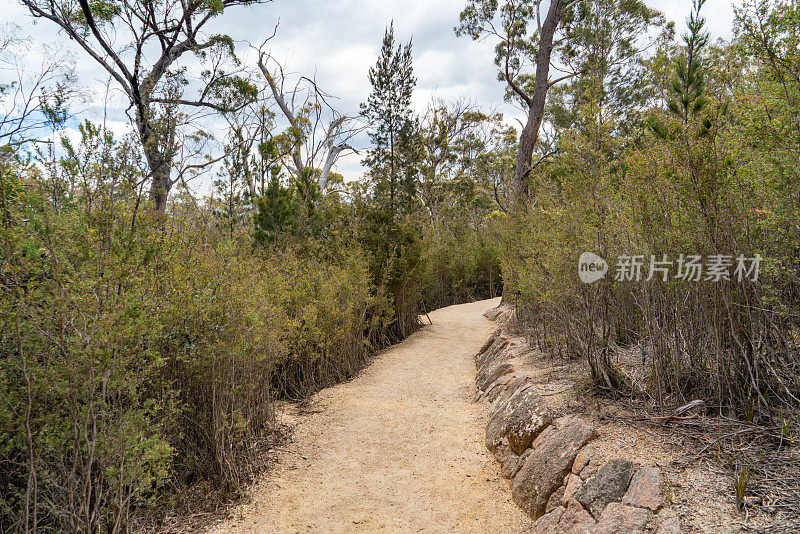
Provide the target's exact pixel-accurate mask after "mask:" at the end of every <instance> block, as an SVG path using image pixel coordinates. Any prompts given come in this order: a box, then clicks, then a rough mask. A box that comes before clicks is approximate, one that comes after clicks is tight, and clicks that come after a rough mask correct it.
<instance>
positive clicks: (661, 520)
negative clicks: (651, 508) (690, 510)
mask: <svg viewBox="0 0 800 534" xmlns="http://www.w3.org/2000/svg"><path fill="white" fill-rule="evenodd" d="M655 534H681V520H680V518H679V517H678V513H677V512H676V511H675V510H672V509H670V508H662V510H661V511H660V512H658V514H657V515H656V533H655Z"/></svg>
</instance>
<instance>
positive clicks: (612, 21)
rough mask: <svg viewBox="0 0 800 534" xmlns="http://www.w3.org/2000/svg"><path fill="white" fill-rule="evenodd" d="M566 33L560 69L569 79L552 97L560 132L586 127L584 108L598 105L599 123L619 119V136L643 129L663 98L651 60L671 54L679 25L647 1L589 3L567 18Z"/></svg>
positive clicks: (595, 116)
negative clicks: (668, 51)
mask: <svg viewBox="0 0 800 534" xmlns="http://www.w3.org/2000/svg"><path fill="white" fill-rule="evenodd" d="M563 28H564V39H563V41H562V42H561V44H560V45H559V46H557V47H556V49H555V60H556V61H555V63H556V64H555V66H554V69H556V70H558V71H560V72H561V73H562V74H563V75H566V76H569V78H568V79H567V80H565V83H564V84H561V85H560V86H559V87H557V88H556V89H555V91H554V93H553V94H552V95H551V102H550V107H549V112H550V117H551V119H552V121H553V123H554V124H555V126H556V127H560V128H570V127H573V126H577V127H579V128H580V127H582V126H583V125H581V124H579V118H580V114H581V112H580V106H581V105H582V104H585V103H589V102H592V103H594V106H593V109H595V113H594V114H593V119H594V120H596V121H601V122H602V121H604V119H605V117H604V116H605V115H608V116H609V118H613V119H617V121H618V125H619V126H620V128H619V129H620V130H621V131H620V132H617V133H628V132H630V131H633V130H635V129H637V126H638V125H641V118H642V115H643V114H644V110H645V108H646V107H648V106H649V105H651V104H653V103H654V100H655V99H656V98H657V97H658V96H660V95H659V87H658V86H657V84H655V83H653V80H652V79H651V77H650V76H648V72H647V67H646V59H647V58H648V57H650V56H652V55H654V54H656V53H660V52H664V51H665V50H666V48H667V47H668V46H669V44H670V43H671V42H672V39H673V35H674V24H673V23H672V22H667V20H666V17H665V16H664V15H663V13H661V12H660V11H658V10H655V9H652V8H650V7H648V6H647V4H646V3H645V2H644V1H642V0H584V1H583V2H581V3H580V4H579V5H576V6H575V7H574V8H573V9H572V10H571V12H570V13H568V14H567V15H566V16H565V20H564V23H563Z"/></svg>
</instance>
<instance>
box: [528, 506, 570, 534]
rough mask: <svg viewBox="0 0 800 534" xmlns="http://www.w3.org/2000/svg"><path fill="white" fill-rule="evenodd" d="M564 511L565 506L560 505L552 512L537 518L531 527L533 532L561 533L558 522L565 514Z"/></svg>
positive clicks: (545, 533) (534, 533) (535, 533)
mask: <svg viewBox="0 0 800 534" xmlns="http://www.w3.org/2000/svg"><path fill="white" fill-rule="evenodd" d="M564 511H565V508H564V507H563V506H559V507H558V508H556V509H555V510H553V511H552V512H549V513H547V514H545V515H543V516H542V517H540V518H539V519H537V520H536V522H535V523H534V524H533V526H532V527H531V530H530V532H531V534H560V533H561V531H560V530H558V522H559V521H560V520H561V516H563V515H564Z"/></svg>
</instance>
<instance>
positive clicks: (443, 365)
mask: <svg viewBox="0 0 800 534" xmlns="http://www.w3.org/2000/svg"><path fill="white" fill-rule="evenodd" d="M498 303H499V299H494V300H487V301H481V302H475V303H471V304H463V305H458V306H450V307H448V308H442V309H440V310H436V311H434V312H432V313H430V318H431V320H432V322H433V324H432V325H428V326H425V327H424V328H422V329H421V330H420V331H418V332H416V333H415V334H413V335H412V336H410V337H409V338H408V339H406V340H405V341H404V342H402V343H400V344H398V345H395V346H393V347H390V348H389V349H387V350H385V351H383V352H381V353H380V354H378V355H376V356H375V358H374V359H373V361H372V362H371V364H370V365H369V366H368V367H367V368H366V369H364V370H363V371H362V372H361V373H360V374H359V376H358V377H356V378H355V379H354V380H352V381H350V382H347V383H343V384H339V385H337V386H335V387H332V388H328V389H326V390H324V391H321V392H320V393H318V394H317V395H315V396H314V397H313V399H312V401H311V403H312V406H313V408H314V410H312V413H311V414H309V415H304V416H301V417H300V418H299V419H298V421H297V428H296V433H295V440H294V441H295V443H294V444H293V445H292V446H291V447H290V449H289V450H288V451H286V452H284V453H282V455H281V457H280V459H279V466H278V468H277V469H276V470H275V471H274V472H273V473H272V474H271V475H270V476H269V477H268V478H267V479H266V480H265V481H264V482H263V483H262V484H261V485H260V486H259V487H258V488H257V489H256V491H255V494H254V498H253V502H251V503H250V504H247V505H243V506H240V507H238V509H237V510H236V512H235V513H234V518H233V519H230V520H228V521H226V522H224V523H222V524H220V525H217V526H216V528H214V529H212V532H214V533H227V532H483V533H485V532H521V531H524V530H525V529H526V527H529V526H530V523H531V522H530V521H529V520H528V519H527V518H526V517H525V516H524V514H523V513H522V512H521V511H520V510H519V509H518V508H517V507H516V506H515V505H514V504H513V503H512V502H511V498H510V495H511V494H510V492H509V491H508V490H507V488H506V487H505V485H506V482H505V481H504V480H503V479H502V478H501V477H500V475H499V471H498V467H497V466H496V464H495V462H494V461H493V459H492V457H491V455H490V453H489V452H488V451H487V450H486V449H485V447H484V445H483V433H484V425H485V417H486V414H485V408H484V407H483V406H482V405H480V404H477V403H473V402H472V401H471V396H472V392H473V391H474V384H475V363H474V355H475V354H476V353H477V352H478V350H479V349H480V347H481V345H482V344H483V343H484V342H485V341H486V339H487V338H488V337H489V335H491V333H492V331H493V330H494V328H495V325H494V324H493V323H491V322H490V321H488V320H487V319H485V318H484V317H483V315H482V314H483V312H484V311H485V310H487V309H488V308H490V307H492V306H496V305H497V304H498Z"/></svg>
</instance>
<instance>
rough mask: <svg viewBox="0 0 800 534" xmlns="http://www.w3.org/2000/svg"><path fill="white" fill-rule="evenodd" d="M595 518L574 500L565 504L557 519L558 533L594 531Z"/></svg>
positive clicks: (575, 533) (588, 533) (586, 533)
mask: <svg viewBox="0 0 800 534" xmlns="http://www.w3.org/2000/svg"><path fill="white" fill-rule="evenodd" d="M594 527H595V520H594V518H593V517H592V516H591V514H590V513H589V512H587V511H586V510H585V509H584V508H583V506H581V505H580V503H578V502H577V501H576V500H574V499H573V500H571V501H569V503H568V504H567V508H566V510H564V513H563V514H561V519H559V521H558V529H557V532H558V534H590V533H592V532H594Z"/></svg>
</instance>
